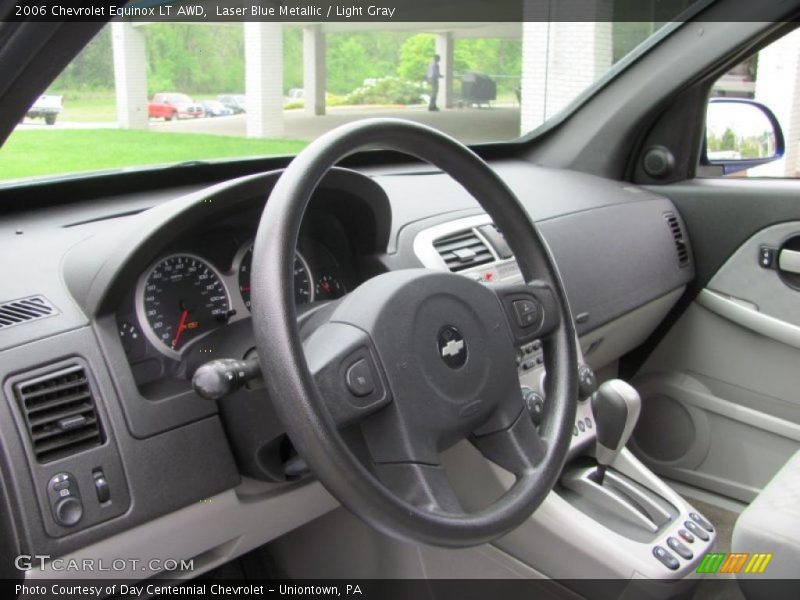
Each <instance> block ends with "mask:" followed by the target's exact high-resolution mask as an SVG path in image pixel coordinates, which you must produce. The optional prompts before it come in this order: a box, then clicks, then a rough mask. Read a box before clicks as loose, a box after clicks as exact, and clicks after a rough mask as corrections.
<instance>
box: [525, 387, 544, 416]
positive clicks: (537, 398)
mask: <svg viewBox="0 0 800 600" xmlns="http://www.w3.org/2000/svg"><path fill="white" fill-rule="evenodd" d="M522 397H523V398H524V399H525V406H526V407H527V408H528V412H529V413H530V415H531V419H532V420H533V422H534V423H535V424H536V425H541V424H542V417H544V398H543V397H542V395H541V394H539V393H537V392H535V391H533V390H532V389H531V388H529V387H524V388H522Z"/></svg>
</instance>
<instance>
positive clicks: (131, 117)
mask: <svg viewBox="0 0 800 600" xmlns="http://www.w3.org/2000/svg"><path fill="white" fill-rule="evenodd" d="M111 45H112V49H113V53H114V91H115V94H116V98H117V123H119V126H120V127H122V128H125V129H147V128H148V126H149V123H148V119H147V62H146V59H145V50H144V35H143V34H142V32H141V31H139V30H138V29H137V28H135V27H134V26H133V25H131V24H130V23H125V22H122V21H115V22H113V23H112V24H111Z"/></svg>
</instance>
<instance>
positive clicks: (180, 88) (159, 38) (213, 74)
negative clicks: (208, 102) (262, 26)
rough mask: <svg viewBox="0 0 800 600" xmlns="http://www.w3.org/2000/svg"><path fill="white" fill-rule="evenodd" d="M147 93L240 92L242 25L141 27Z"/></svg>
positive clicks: (241, 82) (242, 49)
mask: <svg viewBox="0 0 800 600" xmlns="http://www.w3.org/2000/svg"><path fill="white" fill-rule="evenodd" d="M142 30H143V32H144V36H145V45H146V48H147V87H148V94H151V95H152V94H154V93H156V92H184V93H189V94H199V93H209V94H212V93H219V92H224V91H238V90H241V89H243V87H244V85H243V82H244V35H243V30H242V28H241V27H238V26H226V25H203V26H198V25H193V24H188V23H153V24H151V25H148V26H147V27H144V28H142Z"/></svg>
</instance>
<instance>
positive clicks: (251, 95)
mask: <svg viewBox="0 0 800 600" xmlns="http://www.w3.org/2000/svg"><path fill="white" fill-rule="evenodd" d="M244 60H245V70H244V71H245V75H244V79H245V94H246V96H247V137H281V136H283V130H284V128H283V29H282V26H281V25H280V24H279V23H260V22H246V23H245V24H244Z"/></svg>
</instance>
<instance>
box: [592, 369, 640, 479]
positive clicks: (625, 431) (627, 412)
mask: <svg viewBox="0 0 800 600" xmlns="http://www.w3.org/2000/svg"><path fill="white" fill-rule="evenodd" d="M641 408H642V399H641V397H640V396H639V392H637V391H636V390H635V389H634V388H633V387H632V386H631V385H629V384H627V383H626V382H624V381H622V380H621V379H611V380H609V381H606V382H605V383H603V384H602V385H601V386H600V387H599V388H598V390H597V392H596V393H595V394H594V395H593V396H592V412H593V413H594V422H595V424H596V425H595V427H596V429H595V431H596V432H597V439H596V444H595V454H596V457H597V464H598V467H597V473H596V476H595V478H594V479H595V481H596V482H597V483H598V484H599V485H602V483H603V478H604V477H605V474H606V468H607V467H608V465H610V464H611V463H612V462H614V459H615V458H616V457H617V454H618V453H619V451H620V450H622V449H623V448H624V447H625V444H627V443H628V439H630V437H631V433H633V428H634V426H635V425H636V421H637V420H638V419H639V412H640V410H641Z"/></svg>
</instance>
